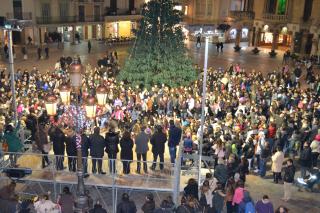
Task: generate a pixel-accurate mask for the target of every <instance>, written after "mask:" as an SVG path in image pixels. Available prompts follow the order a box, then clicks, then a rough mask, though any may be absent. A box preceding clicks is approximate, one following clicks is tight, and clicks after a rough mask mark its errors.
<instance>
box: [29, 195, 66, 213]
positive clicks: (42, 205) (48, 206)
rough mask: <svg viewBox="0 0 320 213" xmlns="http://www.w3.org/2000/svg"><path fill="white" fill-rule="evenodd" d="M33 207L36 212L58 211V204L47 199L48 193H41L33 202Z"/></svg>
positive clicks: (58, 212)
mask: <svg viewBox="0 0 320 213" xmlns="http://www.w3.org/2000/svg"><path fill="white" fill-rule="evenodd" d="M34 209H35V210H36V212H37V213H60V212H61V211H60V207H59V205H58V204H56V203H54V202H52V201H51V200H49V197H48V195H43V196H41V197H40V198H39V200H38V201H37V202H35V203H34Z"/></svg>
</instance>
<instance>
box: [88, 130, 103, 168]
mask: <svg viewBox="0 0 320 213" xmlns="http://www.w3.org/2000/svg"><path fill="white" fill-rule="evenodd" d="M89 141H90V142H89V143H90V155H91V157H92V173H96V172H97V167H96V166H97V163H98V173H99V174H105V172H103V171H102V158H103V155H104V149H105V141H104V138H103V137H102V136H101V135H100V128H99V127H95V128H94V130H93V134H92V135H91V136H90V137H89Z"/></svg>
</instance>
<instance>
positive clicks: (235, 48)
mask: <svg viewBox="0 0 320 213" xmlns="http://www.w3.org/2000/svg"><path fill="white" fill-rule="evenodd" d="M233 49H234V51H235V52H239V51H240V50H241V47H240V46H239V45H236V46H235V47H233Z"/></svg>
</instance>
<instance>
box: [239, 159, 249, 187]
mask: <svg viewBox="0 0 320 213" xmlns="http://www.w3.org/2000/svg"><path fill="white" fill-rule="evenodd" d="M238 173H239V174H240V179H241V180H242V181H243V182H246V175H248V174H249V162H248V160H247V158H246V157H241V162H240V164H239V166H238Z"/></svg>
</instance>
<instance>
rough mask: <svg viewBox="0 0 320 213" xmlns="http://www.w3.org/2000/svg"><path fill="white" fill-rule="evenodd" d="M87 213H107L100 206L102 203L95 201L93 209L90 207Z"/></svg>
mask: <svg viewBox="0 0 320 213" xmlns="http://www.w3.org/2000/svg"><path fill="white" fill-rule="evenodd" d="M89 213H107V210H105V209H104V208H102V205H101V204H100V203H99V202H97V203H96V204H94V207H93V209H90V211H89Z"/></svg>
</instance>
